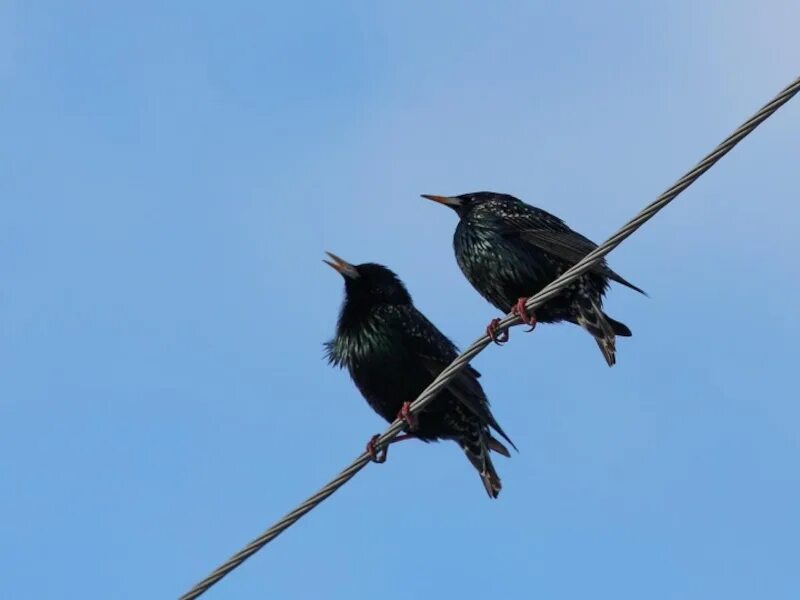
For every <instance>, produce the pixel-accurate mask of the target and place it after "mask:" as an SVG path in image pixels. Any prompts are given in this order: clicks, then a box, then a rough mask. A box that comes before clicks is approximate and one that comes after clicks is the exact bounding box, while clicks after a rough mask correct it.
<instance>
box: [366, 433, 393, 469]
mask: <svg viewBox="0 0 800 600" xmlns="http://www.w3.org/2000/svg"><path fill="white" fill-rule="evenodd" d="M379 437H381V435H380V434H379V433H376V434H375V435H373V436H372V437H371V438H369V441H368V442H367V454H369V457H370V458H371V459H372V462H374V463H378V464H381V463H385V462H386V455H387V454H389V444H386V445H385V446H384V447H383V449H382V450H380V451H378V450H377V449H376V448H375V442H377V441H378V438H379Z"/></svg>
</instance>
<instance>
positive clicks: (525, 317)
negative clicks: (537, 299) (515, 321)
mask: <svg viewBox="0 0 800 600" xmlns="http://www.w3.org/2000/svg"><path fill="white" fill-rule="evenodd" d="M527 301H528V299H527V298H520V299H519V300H517V303H516V304H515V305H514V308H512V309H511V312H512V313H513V314H515V315H517V316H518V317H519V320H520V321H522V322H523V323H525V325H530V329H528V331H527V332H526V333H530V332H531V331H533V330H534V329H536V315H535V314H533V313H532V312H529V311H528V307H527V306H525V303H526V302H527Z"/></svg>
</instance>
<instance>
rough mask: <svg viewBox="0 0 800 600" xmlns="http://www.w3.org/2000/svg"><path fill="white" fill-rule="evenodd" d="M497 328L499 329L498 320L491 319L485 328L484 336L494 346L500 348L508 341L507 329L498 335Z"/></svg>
mask: <svg viewBox="0 0 800 600" xmlns="http://www.w3.org/2000/svg"><path fill="white" fill-rule="evenodd" d="M498 327H500V319H492V320H491V321H489V324H488V325H487V326H486V335H488V336H489V339H491V340H492V341H493V342H494V343H495V344H497V345H498V346H502V345H503V344H505V343H506V342H507V341H508V329H506V330H505V331H501V332H500V333H498V332H497V329H498Z"/></svg>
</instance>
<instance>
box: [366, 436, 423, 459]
mask: <svg viewBox="0 0 800 600" xmlns="http://www.w3.org/2000/svg"><path fill="white" fill-rule="evenodd" d="M380 437H381V436H380V434H377V433H376V434H375V435H373V436H372V437H371V438H369V441H368V442H367V454H369V457H370V458H371V459H372V462H376V463H378V464H381V463H385V462H386V456H387V455H388V454H389V445H390V444H394V443H395V442H402V441H403V440H410V439H413V438H415V437H416V436H414V435H413V434H410V433H403V434H401V435H398V436H396V437H395V438H393V439H391V440H389V443H388V444H386V446H384V448H383V449H382V450H380V451H378V449H377V448H376V447H375V443H376V442H377V441H378V439H379V438H380Z"/></svg>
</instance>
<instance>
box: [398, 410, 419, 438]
mask: <svg viewBox="0 0 800 600" xmlns="http://www.w3.org/2000/svg"><path fill="white" fill-rule="evenodd" d="M397 418H398V419H400V420H401V421H403V422H404V423H405V424H406V426H407V427H408V430H409V431H416V429H417V427H418V426H419V423H418V422H417V417H416V416H415V415H414V414H413V413H412V412H411V402H403V406H402V407H401V408H400V412H398V413H397ZM395 439H396V438H395Z"/></svg>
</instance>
